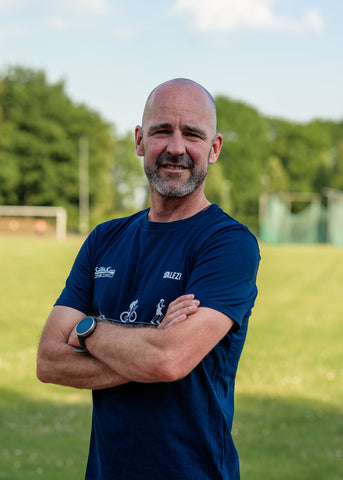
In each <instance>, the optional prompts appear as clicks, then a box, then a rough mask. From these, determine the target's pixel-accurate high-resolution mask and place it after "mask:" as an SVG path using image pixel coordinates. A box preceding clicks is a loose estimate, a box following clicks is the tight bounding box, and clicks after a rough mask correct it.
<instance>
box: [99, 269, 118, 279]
mask: <svg viewBox="0 0 343 480" xmlns="http://www.w3.org/2000/svg"><path fill="white" fill-rule="evenodd" d="M115 273H116V271H115V269H114V268H112V267H95V272H94V278H113V277H114V274H115Z"/></svg>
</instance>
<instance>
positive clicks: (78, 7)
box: [0, 0, 112, 17]
mask: <svg viewBox="0 0 343 480" xmlns="http://www.w3.org/2000/svg"><path fill="white" fill-rule="evenodd" d="M110 1H111V0H50V1H48V2H47V1H46V0H30V2H25V1H23V0H0V11H7V12H18V11H21V12H30V11H31V12H33V11H35V10H38V11H40V12H41V13H48V12H53V13H54V14H55V15H58V16H60V15H64V14H77V15H93V16H96V17H103V16H106V15H109V14H110V13H111V12H112V7H111V5H110Z"/></svg>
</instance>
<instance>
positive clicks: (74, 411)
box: [0, 390, 91, 480]
mask: <svg viewBox="0 0 343 480" xmlns="http://www.w3.org/2000/svg"><path fill="white" fill-rule="evenodd" d="M90 422H91V407H90V406H89V405H85V404H78V403H73V404H65V403H54V402H51V401H33V400H32V399H28V398H26V397H24V396H21V395H18V393H17V392H12V391H9V390H1V391H0V431H1V439H0V479H6V480H9V479H11V480H17V479H18V480H19V479H21V480H22V479H24V478H25V480H33V479H35V480H36V479H37V478H38V479H39V478H45V479H48V480H60V479H63V480H78V479H82V478H84V471H85V465H86V460H87V453H88V441H89V434H90Z"/></svg>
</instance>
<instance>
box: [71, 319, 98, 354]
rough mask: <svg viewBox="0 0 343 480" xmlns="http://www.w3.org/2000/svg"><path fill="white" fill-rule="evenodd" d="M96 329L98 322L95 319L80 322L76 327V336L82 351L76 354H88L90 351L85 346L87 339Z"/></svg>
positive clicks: (79, 350)
mask: <svg viewBox="0 0 343 480" xmlns="http://www.w3.org/2000/svg"><path fill="white" fill-rule="evenodd" d="M95 327H96V320H95V318H94V317H85V318H83V319H82V320H80V321H79V323H78V324H77V325H76V329H75V332H76V335H77V336H78V339H79V342H80V345H81V347H82V349H78V350H75V352H77V353H82V352H84V353H88V350H87V347H86V344H85V339H86V338H87V337H89V335H91V334H92V333H93V332H94V330H95Z"/></svg>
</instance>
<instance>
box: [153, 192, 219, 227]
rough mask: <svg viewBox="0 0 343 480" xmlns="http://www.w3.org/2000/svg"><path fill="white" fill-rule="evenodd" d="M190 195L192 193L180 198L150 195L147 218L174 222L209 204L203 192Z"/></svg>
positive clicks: (197, 211) (190, 215) (155, 220)
mask: <svg viewBox="0 0 343 480" xmlns="http://www.w3.org/2000/svg"><path fill="white" fill-rule="evenodd" d="M154 193H156V192H154ZM191 197H192V194H191V195H187V196H186V197H181V198H171V197H163V196H162V195H159V194H158V197H156V195H155V194H154V195H152V196H151V208H150V212H149V216H148V218H149V220H150V221H151V222H175V221H177V220H183V219H185V218H189V217H192V216H193V215H196V214H197V213H199V212H201V210H204V209H205V208H207V207H208V206H209V205H211V203H210V202H209V201H208V200H207V198H206V197H205V195H204V194H202V195H201V196H200V197H199V198H197V197H196V198H191Z"/></svg>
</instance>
